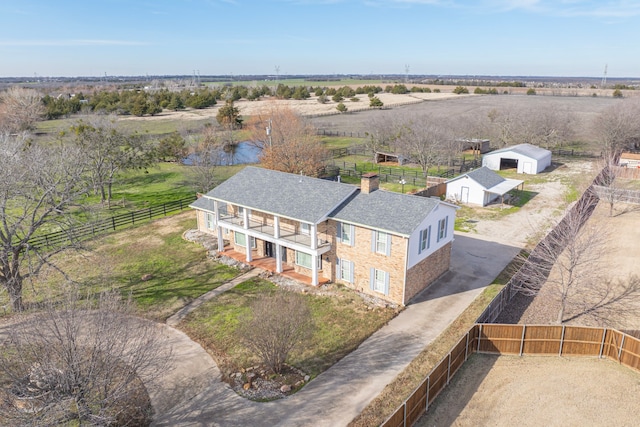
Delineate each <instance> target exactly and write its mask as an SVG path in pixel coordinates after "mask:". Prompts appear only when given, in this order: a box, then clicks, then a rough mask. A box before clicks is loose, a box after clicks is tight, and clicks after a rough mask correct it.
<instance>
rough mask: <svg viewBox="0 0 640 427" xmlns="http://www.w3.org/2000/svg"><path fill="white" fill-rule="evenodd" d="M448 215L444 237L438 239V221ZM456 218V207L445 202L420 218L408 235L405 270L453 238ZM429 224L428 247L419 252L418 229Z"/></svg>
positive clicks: (422, 228) (424, 227)
mask: <svg viewBox="0 0 640 427" xmlns="http://www.w3.org/2000/svg"><path fill="white" fill-rule="evenodd" d="M447 216H448V217H449V220H448V221H447V233H446V237H445V238H443V239H441V240H440V241H438V239H437V237H438V221H440V220H441V219H443V218H446V217H447ZM455 219H456V208H454V207H453V206H450V205H447V204H440V205H438V207H437V208H436V209H435V210H433V211H432V212H431V213H430V214H429V216H427V217H426V218H425V219H423V220H422V222H421V223H420V226H419V227H418V228H417V229H415V230H414V231H413V233H411V236H410V237H409V256H408V262H407V270H408V269H410V268H411V267H413V266H414V265H416V264H417V263H419V262H420V261H422V260H423V259H425V258H427V257H428V256H429V255H431V254H432V253H434V252H435V251H437V250H438V249H440V248H441V247H443V246H444V245H446V244H447V243H449V242H451V241H452V240H453V225H454V223H455ZM429 226H431V240H430V244H429V248H428V249H426V250H423V251H422V252H420V231H421V230H424V229H426V228H428V227H429Z"/></svg>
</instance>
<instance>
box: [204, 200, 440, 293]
mask: <svg viewBox="0 0 640 427" xmlns="http://www.w3.org/2000/svg"><path fill="white" fill-rule="evenodd" d="M228 208H229V210H230V211H233V210H234V208H235V207H232V206H229V207H228ZM196 215H197V219H198V228H199V229H200V230H201V231H204V232H207V233H212V234H215V231H214V230H209V229H207V221H206V213H205V212H202V211H197V213H196ZM251 218H252V220H258V221H260V222H262V223H263V224H269V225H271V224H273V216H272V215H268V214H265V213H262V212H253V211H252V212H251ZM337 224H338V223H337V222H336V221H334V220H328V221H325V222H323V223H320V224H318V239H319V240H325V241H328V242H330V244H331V249H330V250H329V251H328V252H327V253H325V254H324V255H322V269H321V270H319V271H318V277H322V278H325V279H328V280H330V281H332V282H338V283H342V284H344V285H345V286H347V287H350V288H353V289H355V290H357V291H359V292H362V293H365V294H369V295H373V296H376V297H379V298H383V299H386V300H388V301H391V302H394V303H396V304H401V305H404V304H406V303H407V302H409V300H410V299H411V298H413V297H414V296H415V295H416V294H418V293H419V292H420V291H422V290H423V289H425V288H427V287H428V286H429V285H430V284H431V283H432V282H433V281H434V280H435V279H437V278H438V277H440V276H441V275H442V274H443V273H445V272H446V271H447V270H448V269H449V263H450V259H451V243H448V244H447V245H446V246H444V247H442V248H440V249H439V250H438V251H436V252H435V253H433V254H432V255H431V256H429V257H428V258H427V259H425V260H423V261H421V262H420V263H419V264H417V265H415V266H413V267H412V268H411V269H410V270H409V271H408V272H406V273H405V267H406V262H407V249H408V248H407V239H406V238H404V237H401V236H395V235H391V252H390V255H389V256H387V255H385V254H380V253H377V252H374V251H372V250H371V246H372V242H371V240H372V237H373V236H372V231H371V230H370V229H368V228H363V227H357V226H354V230H355V239H354V240H355V244H354V246H349V245H347V244H344V243H342V242H338V239H337ZM280 225H281V227H282V228H283V229H284V228H289V229H297V228H298V227H299V223H297V222H296V221H291V220H287V219H281V220H280ZM233 234H234V233H233V232H230V233H228V234H227V235H225V236H224V237H225V239H229V242H230V244H231V246H232V247H233V249H234V250H235V251H237V252H241V253H244V252H245V248H244V247H241V246H237V245H236V244H235V240H234V235H233ZM264 249H265V246H264V241H263V240H260V239H256V249H254V250H253V251H252V253H253V256H254V257H263V256H265V251H264ZM283 249H284V248H283ZM286 251H287V253H286V265H288V266H291V267H293V269H294V271H296V272H298V273H300V274H304V275H305V276H309V277H311V270H310V269H307V268H304V267H300V266H298V265H296V255H295V251H294V250H292V249H286ZM337 258H340V259H345V260H348V261H351V262H353V263H354V272H353V276H354V283H348V282H347V281H344V280H341V279H339V278H338V276H339V271H336V259H337ZM372 267H373V268H376V269H378V270H382V271H385V272H387V273H388V274H389V294H388V295H383V294H381V293H379V292H376V291H374V290H372V289H371V287H370V276H371V268H372Z"/></svg>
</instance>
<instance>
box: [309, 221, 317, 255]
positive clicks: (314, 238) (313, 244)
mask: <svg viewBox="0 0 640 427" xmlns="http://www.w3.org/2000/svg"><path fill="white" fill-rule="evenodd" d="M310 233H311V249H318V226H317V224H311V230H310Z"/></svg>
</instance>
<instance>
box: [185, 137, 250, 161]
mask: <svg viewBox="0 0 640 427" xmlns="http://www.w3.org/2000/svg"><path fill="white" fill-rule="evenodd" d="M261 151H262V150H261V149H260V148H258V147H256V146H255V145H254V144H252V143H251V142H250V141H242V142H239V143H238V144H236V145H232V146H229V149H224V150H222V149H221V150H219V151H217V152H216V153H214V154H213V155H212V157H213V161H214V163H215V164H216V165H219V166H230V165H242V164H246V163H258V160H259V156H260V152H261ZM197 159H198V153H194V154H189V155H188V156H187V157H186V158H185V159H183V160H182V163H183V164H185V165H187V166H193V164H194V161H195V160H197Z"/></svg>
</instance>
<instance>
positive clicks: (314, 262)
mask: <svg viewBox="0 0 640 427" xmlns="http://www.w3.org/2000/svg"><path fill="white" fill-rule="evenodd" d="M311 284H312V285H313V286H318V255H311Z"/></svg>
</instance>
